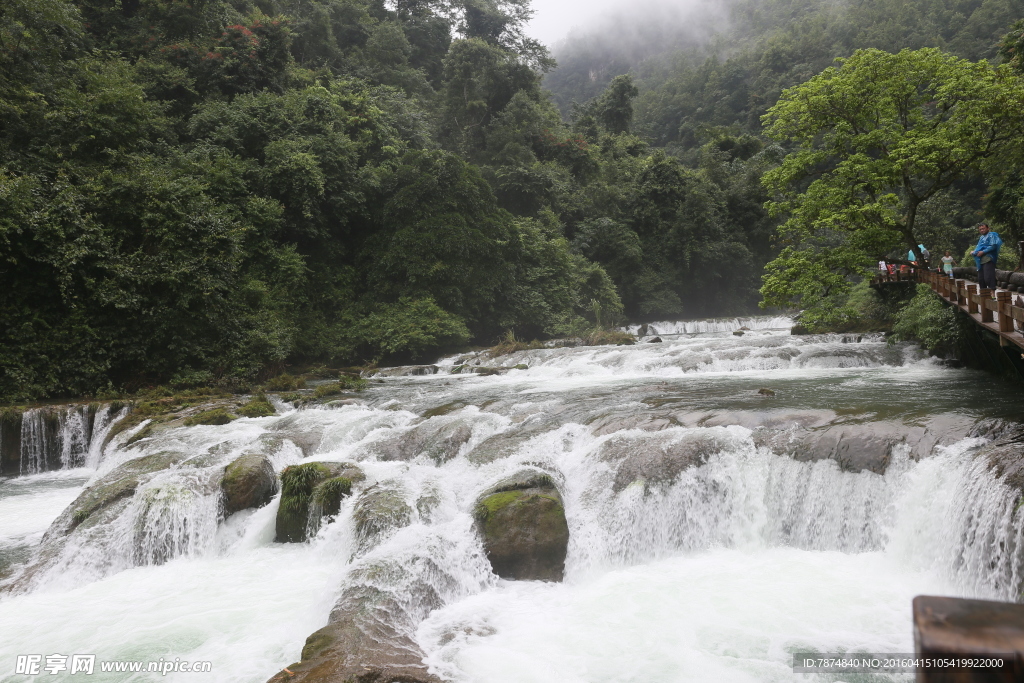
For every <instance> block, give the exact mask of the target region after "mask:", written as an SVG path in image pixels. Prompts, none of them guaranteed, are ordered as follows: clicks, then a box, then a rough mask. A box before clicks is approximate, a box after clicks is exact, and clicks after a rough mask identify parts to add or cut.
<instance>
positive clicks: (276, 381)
mask: <svg viewBox="0 0 1024 683" xmlns="http://www.w3.org/2000/svg"><path fill="white" fill-rule="evenodd" d="M304 386H306V380H304V379H302V378H301V377H296V376H295V375H288V374H282V375H278V376H277V377H273V378H271V379H268V380H267V381H266V383H265V384H264V385H263V388H264V389H266V390H267V391H295V390H296V389H301V388H302V387H304Z"/></svg>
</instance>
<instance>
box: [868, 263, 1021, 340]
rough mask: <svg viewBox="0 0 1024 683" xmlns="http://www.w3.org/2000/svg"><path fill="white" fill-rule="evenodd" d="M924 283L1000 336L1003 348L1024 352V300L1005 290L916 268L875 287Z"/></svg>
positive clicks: (890, 276)
mask: <svg viewBox="0 0 1024 683" xmlns="http://www.w3.org/2000/svg"><path fill="white" fill-rule="evenodd" d="M891 282H924V283H925V284H927V285H929V286H930V287H931V288H932V290H933V291H934V292H935V293H936V294H938V295H939V296H941V297H942V298H943V299H945V300H946V301H947V302H949V303H950V304H951V305H953V306H956V307H957V308H959V309H960V310H961V311H962V312H963V313H964V314H966V315H967V316H968V317H970V318H971V320H973V321H974V322H975V323H977V324H978V325H980V326H981V327H983V328H985V329H986V330H988V331H989V332H991V333H993V334H995V335H996V336H998V337H999V345H1000V346H1010V345H1011V344H1012V345H1016V346H1017V347H1019V348H1021V349H1024V334H1022V333H1021V330H1022V329H1024V299H1022V298H1021V297H1020V296H1018V297H1017V300H1016V301H1013V300H1012V297H1013V292H1010V291H1007V290H1005V289H994V290H993V289H982V290H979V289H978V285H977V284H975V283H973V282H971V281H969V280H954V279H952V278H950V277H949V276H948V275H946V274H945V273H939V272H935V271H930V270H925V269H923V268H916V269H914V270H912V271H911V272H907V273H898V272H897V273H895V274H889V273H886V274H884V275H879V276H878V277H876V278H875V279H874V280H873V281H872V284H874V285H881V284H884V283H891Z"/></svg>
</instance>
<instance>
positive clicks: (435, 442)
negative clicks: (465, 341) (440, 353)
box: [0, 325, 1024, 683]
mask: <svg viewBox="0 0 1024 683" xmlns="http://www.w3.org/2000/svg"><path fill="white" fill-rule="evenodd" d="M748 326H750V325H748ZM762 329H767V328H762ZM480 363H481V364H482V365H488V366H490V367H505V368H507V369H508V371H507V372H506V373H505V374H501V375H494V376H480V375H466V374H448V372H447V370H446V368H449V367H452V366H454V365H455V363H454V361H453V360H452V359H446V360H444V361H441V362H440V363H439V364H438V365H439V367H440V368H441V369H442V371H441V372H440V373H438V374H436V375H426V376H409V377H388V378H386V379H384V380H381V381H378V380H374V381H372V382H371V388H370V389H369V390H368V391H367V392H366V393H365V394H364V395H362V396H361V397H360V398H359V400H358V401H357V403H355V404H347V405H335V406H325V407H317V408H310V409H304V410H297V411H296V410H288V411H287V412H285V413H283V414H281V415H278V416H274V417H267V418H258V419H240V420H237V421H235V422H232V423H230V424H228V425H223V426H201V427H193V428H179V429H174V430H169V431H167V432H164V433H162V434H159V435H157V436H155V437H151V438H148V439H143V440H142V441H140V442H138V443H136V444H134V445H133V446H131V447H127V448H126V447H124V446H119V445H118V444H119V443H121V441H118V440H115V441H114V442H112V446H111V448H112V449H116V451H115V452H111V453H109V454H108V456H106V457H104V458H103V459H102V464H100V462H101V461H100V458H99V457H98V454H96V455H95V456H94V454H93V452H91V451H90V454H89V456H88V462H89V463H90V464H91V465H94V466H97V465H98V466H99V469H98V470H97V471H96V475H95V476H94V481H96V480H98V479H99V478H100V477H102V476H104V475H107V474H108V473H110V472H111V471H113V469H114V468H116V467H117V466H118V465H120V464H122V463H125V462H132V461H133V460H137V459H139V458H143V457H150V456H152V457H161V454H168V453H170V454H172V455H174V457H175V458H177V459H176V460H175V463H176V464H175V465H173V466H172V467H170V468H168V469H165V470H162V471H160V472H158V473H156V474H154V475H152V476H150V477H148V478H146V479H145V481H144V482H143V483H142V484H141V485H140V486H139V487H138V488H137V490H136V491H135V492H134V494H133V495H131V496H129V497H126V498H124V499H123V500H122V501H120V502H119V503H117V504H116V505H114V506H112V507H111V508H109V510H108V512H106V513H104V514H109V517H107V518H104V519H106V520H107V521H105V522H104V523H103V524H95V525H93V526H91V527H90V526H88V522H83V526H82V528H81V529H78V530H76V531H74V532H73V533H72V534H70V535H69V536H68V537H67V540H66V541H60V542H58V543H56V544H54V545H52V546H49V547H50V548H52V550H53V552H54V556H53V557H52V558H51V559H50V562H49V564H47V565H46V567H45V569H44V570H41V571H40V573H39V574H38V575H37V576H36V577H35V578H34V579H33V582H32V583H31V584H30V589H29V590H27V591H25V592H21V593H19V594H16V595H8V596H5V597H2V598H0V632H3V633H5V634H12V635H11V637H10V638H9V639H5V640H4V642H0V675H2V674H3V673H5V672H4V669H3V668H2V667H5V666H11V667H13V663H14V659H15V656H16V655H17V654H21V653H32V652H47V653H49V652H62V651H63V650H68V649H71V650H72V651H75V652H95V653H97V655H98V657H99V658H100V659H106V660H114V659H132V660H145V659H155V658H157V657H161V656H162V657H168V656H171V657H181V658H182V659H188V660H200V661H201V660H207V659H208V660H211V661H213V662H214V672H213V676H212V677H208V678H202V677H197V676H196V675H191V674H190V675H188V676H186V675H185V674H179V675H174V674H172V675H169V676H167V677H160V676H157V677H153V676H150V677H146V675H141V676H140V677H136V678H133V679H132V680H133V681H136V680H138V681H155V680H158V679H159V680H172V681H175V680H181V681H184V680H186V679H187V680H216V681H227V682H236V683H262V682H263V681H266V680H267V679H268V678H269V677H270V675H271V674H273V673H274V672H275V671H277V670H279V669H280V667H281V666H283V665H285V664H287V663H288V662H291V661H294V660H295V659H296V658H297V657H298V654H299V651H300V650H301V647H302V643H303V641H304V639H305V638H306V636H307V635H309V634H310V633H312V632H313V631H315V630H316V629H318V628H320V627H321V626H323V625H325V624H326V623H327V620H328V614H329V612H330V610H331V608H332V606H334V604H335V602H336V600H338V599H339V598H340V599H341V600H342V601H343V603H344V602H345V601H350V602H351V601H359V600H361V599H364V598H365V596H367V595H373V596H374V597H373V599H374V600H375V601H376V602H375V603H374V604H375V605H376V607H375V609H377V610H378V613H379V615H380V617H381V618H382V619H386V620H387V621H388V622H389V623H390V624H391V626H392V627H393V628H394V629H395V632H396V633H399V634H400V635H402V636H403V637H408V638H412V639H413V640H414V641H415V642H416V643H418V644H419V646H420V647H421V648H422V649H423V651H424V652H425V653H426V656H427V659H426V661H427V663H428V664H430V665H431V666H432V667H433V670H434V671H435V672H436V673H438V674H439V675H442V676H444V677H446V678H449V679H451V680H454V681H457V682H458V683H471V682H472V683H477V682H481V683H482V682H484V681H487V682H488V683H490V682H492V681H499V682H504V681H507V682H508V683H523V682H529V681H538V682H539V681H550V680H560V681H562V680H564V681H581V682H582V681H595V680H600V681H608V682H609V683H625V682H626V681H633V680H645V681H654V682H664V683H669V682H673V683H674V682H676V681H776V680H777V681H796V680H801V681H802V680H815V679H814V678H813V677H808V676H806V675H803V674H799V675H798V674H794V673H793V672H792V669H791V666H790V664H789V657H790V654H791V653H792V652H794V651H797V650H801V649H802V650H808V649H810V650H817V651H821V652H842V651H849V652H854V651H879V652H887V651H888V652H903V651H912V649H913V645H912V640H911V630H910V613H909V609H910V606H909V601H910V599H911V598H912V597H913V595H915V594H917V593H924V592H932V593H945V594H957V595H971V596H982V597H990V598H1000V599H1016V598H1017V597H1018V595H1017V593H1018V592H1019V590H1020V588H1021V580H1022V577H1021V564H1022V562H1024V557H1022V556H1021V553H1022V552H1024V550H1022V548H1024V539H1022V537H1021V536H1022V533H1024V532H1022V528H1024V521H1022V515H1021V513H1020V512H1019V511H1018V510H1017V500H1016V496H1018V495H1019V494H1020V492H1019V491H1015V490H1013V489H1012V488H1011V487H1009V486H1007V485H1006V484H1005V483H1003V482H1000V481H998V480H997V479H996V478H995V476H994V475H993V474H992V473H991V471H990V470H989V469H988V467H987V465H986V464H985V463H984V462H982V461H980V460H978V459H976V458H975V457H974V454H975V453H976V452H977V450H978V449H979V448H981V447H983V446H984V444H985V443H986V442H985V440H984V439H982V438H976V437H973V436H971V435H970V434H969V433H968V431H969V430H968V429H966V428H963V427H962V426H957V425H961V423H962V422H963V421H964V420H966V421H967V422H968V423H972V424H973V422H972V421H974V422H979V421H984V420H986V419H990V418H999V417H1004V416H1006V415H1012V414H1014V413H1015V412H1019V411H1020V409H1021V407H1024V395H1022V394H1021V392H1019V391H1017V390H1015V389H1013V388H1012V387H1008V386H1007V387H999V389H998V390H999V391H1000V396H1001V401H1000V406H1001V410H1002V412H998V411H992V410H988V411H986V410H982V409H977V408H973V407H972V406H975V405H978V404H982V401H980V400H979V399H980V398H983V397H984V393H983V392H984V391H985V389H984V385H982V384H981V383H979V382H977V381H976V379H977V377H976V376H974V375H973V374H971V373H970V372H969V371H965V370H953V369H949V368H945V367H942V366H939V365H937V364H935V363H933V362H931V361H930V360H929V359H927V358H926V357H924V356H923V355H922V354H921V353H920V352H918V351H916V350H915V349H913V348H911V347H908V346H889V345H887V344H886V343H885V341H884V340H882V339H881V338H878V337H871V336H868V337H863V338H861V339H860V341H857V338H856V337H854V338H852V339H851V338H844V337H841V336H819V337H801V338H794V337H789V336H788V335H785V334H781V335H780V334H775V335H770V334H763V335H757V336H751V337H742V338H736V337H732V336H731V335H729V336H728V337H726V338H720V337H719V338H711V337H706V338H700V337H697V338H687V339H679V340H676V341H669V342H666V343H663V344H640V345H637V346H633V347H600V348H577V349H542V350H536V351H526V352H519V353H516V354H512V355H511V356H510V357H503V358H496V359H489V358H481V359H480ZM517 365H519V366H526V367H527V369H525V370H523V369H515V368H516V366H517ZM766 386H768V387H771V388H772V389H773V391H774V392H775V396H773V397H772V396H765V395H764V394H759V393H758V390H759V389H760V388H762V387H766ZM988 386H991V383H988ZM979 392H982V393H979ZM1015 392H1016V393H1015ZM101 414H103V415H104V417H103V420H102V421H101V417H100V416H101ZM943 416H955V417H956V420H954V419H952V417H950V419H949V420H948V421H947V422H948V424H949V425H953V426H949V427H947V430H948V431H947V432H946V433H944V434H942V435H936V439H937V440H938V441H939V442H940V443H939V445H938V446H937V447H935V448H934V451H933V452H932V453H931V455H930V457H925V458H924V459H922V460H921V461H920V462H918V461H916V460H915V458H916V457H918V455H916V453H917V452H918V451H915V450H914V448H912V446H913V445H914V444H916V443H918V441H913V439H920V432H921V427H920V425H921V424H922V420H924V419H925V418H927V419H933V420H937V421H934V422H929V423H928V424H940V423H941V424H947V423H942V422H941V419H940V418H943ZM879 420H885V421H886V424H887V425H889V427H887V429H889V430H890V431H892V425H897V426H898V427H899V429H902V430H903V432H905V435H906V438H905V443H896V444H895V445H894V446H892V448H891V452H888V451H887V452H886V459H885V462H886V463H887V466H886V467H885V469H884V472H881V473H876V472H872V471H870V470H867V469H865V470H863V471H849V469H848V465H849V463H848V462H847V460H844V459H843V458H841V457H839V456H838V455H836V456H832V457H830V456H828V455H827V454H826V455H825V456H820V457H822V458H824V459H815V458H817V457H819V456H815V458H811V459H809V460H807V461H803V462H802V461H799V460H798V459H794V458H793V457H790V456H789V455H782V454H780V453H779V452H776V451H775V450H773V448H775V447H774V446H772V445H770V444H774V443H778V441H773V440H770V439H768V440H766V439H763V438H761V436H762V435H763V433H764V432H763V431H762V430H772V429H775V430H787V429H788V430H791V431H792V433H793V434H794V438H796V437H797V436H799V434H800V433H803V432H801V430H809V429H826V428H829V427H830V426H832V425H842V426H845V427H850V428H851V429H852V428H854V427H857V426H861V427H862V428H863V431H864V433H867V434H869V435H870V434H871V433H872V432H873V431H877V430H874V429H873V425H874V424H876V422H877V421H879ZM957 420H959V421H957ZM106 424H109V417H108V416H106V414H105V413H103V411H97V414H96V421H95V424H94V427H93V438H92V441H93V443H96V440H97V439H103V438H104V437H103V436H100V434H101V433H104V432H105V428H104V427H102V426H101V425H106ZM897 431H898V430H897ZM780 433H781V434H783V435H785V434H786V433H788V432H785V431H782V432H780ZM886 433H889V432H886ZM801 443H802V442H801ZM863 443H867V444H868V446H866V447H873V446H871V443H874V442H871V441H870V439H867V440H866V441H863ZM916 447H917V446H915V448H916ZM886 448H888V446H887V447H886ZM930 448H931V446H929V449H930ZM249 452H261V453H266V454H268V455H269V456H270V457H271V458H272V461H273V464H274V467H275V469H276V470H278V471H280V470H282V469H283V468H284V467H286V466H288V465H290V464H296V463H299V462H304V461H312V460H316V461H337V462H355V463H357V464H358V465H359V466H360V468H361V469H362V471H363V473H364V474H365V475H366V480H365V481H364V482H362V483H360V484H358V485H357V486H356V487H355V490H354V494H353V496H351V497H350V498H347V499H345V500H344V502H343V504H342V506H341V509H340V511H339V513H338V514H337V515H336V516H335V517H334V518H332V519H329V520H327V521H326V522H325V523H323V524H320V523H319V522H317V523H316V524H314V525H313V528H314V530H315V531H316V535H315V537H314V538H313V539H312V540H311V541H310V542H309V543H306V544H275V543H273V538H274V518H275V515H276V512H277V501H276V500H275V502H274V503H271V504H270V505H269V506H267V507H264V508H261V509H259V510H255V511H243V512H240V513H237V514H235V515H233V516H232V517H230V518H228V519H226V520H225V519H222V508H221V501H220V496H219V491H218V484H217V481H218V477H219V473H220V472H222V471H223V468H224V466H225V465H226V464H227V463H229V462H231V461H232V460H233V459H235V458H236V457H238V456H239V455H241V454H243V453H249ZM836 452H837V453H838V452H839V451H838V450H837V451H836ZM175 454H176V455H175ZM796 455H797V456H798V457H799V456H800V453H797V454H796ZM807 457H808V458H810V455H807ZM524 468H526V469H531V470H536V469H538V468H539V469H541V470H543V471H545V472H548V473H549V474H550V475H551V476H552V478H553V479H554V481H555V482H556V483H557V485H558V488H559V490H560V492H561V493H562V496H563V499H564V502H565V510H566V515H567V521H568V524H569V528H570V545H569V549H568V557H567V562H566V578H565V581H564V582H563V583H561V584H543V583H536V582H507V581H500V580H497V579H496V577H495V576H494V575H493V574H491V573H490V571H489V565H488V564H487V561H486V558H485V556H484V554H483V551H482V547H481V544H480V542H479V540H478V538H477V536H476V533H475V531H474V527H473V519H472V511H473V506H474V503H475V500H476V499H477V497H478V496H479V494H480V493H481V492H482V491H484V490H486V489H487V488H488V487H490V486H492V485H494V484H495V483H497V482H499V481H501V480H503V479H504V478H506V477H508V476H509V475H511V474H514V473H516V472H519V471H522V470H523V469H524ZM844 468H847V469H844ZM51 476H54V475H53V474H49V473H43V474H35V475H31V476H28V477H24V478H21V479H19V480H12V481H20V482H21V483H20V484H19V486H21V487H23V488H25V487H28V489H31V488H32V487H35V486H38V487H40V489H39V492H38V493H37V494H32V495H19V496H15V495H9V492H8V490H7V489H5V488H0V512H2V511H5V510H6V512H4V515H10V516H11V518H15V517H18V516H22V517H24V516H26V515H36V516H41V518H43V519H45V518H47V517H49V518H50V519H52V518H53V517H54V516H56V515H57V512H58V510H57V509H55V508H54V507H52V506H51V507H46V506H45V505H39V506H36V507H35V508H33V504H32V503H31V501H32V500H40V501H41V500H43V496H44V495H50V496H52V495H53V494H52V493H44V491H45V486H44V481H45V478H46V477H51ZM78 483H80V482H78ZM28 489H26V490H28ZM75 490H77V489H75ZM371 490H372V491H377V492H384V495H386V496H390V497H391V498H392V499H394V501H400V505H399V507H400V508H401V509H402V510H403V512H401V514H396V515H393V516H392V517H387V518H386V523H384V525H383V526H381V525H380V524H378V525H377V526H372V525H371V527H369V528H368V527H366V526H365V525H364V526H363V527H360V526H359V523H358V522H357V519H356V511H357V509H358V508H359V506H360V505H363V504H365V500H367V498H366V497H364V493H366V492H369V491H371ZM61 495H62V496H65V500H66V496H67V495H68V494H67V492H66V490H65V492H64V493H61ZM367 495H368V494H367ZM396 504H397V503H396ZM5 506H6V507H5ZM314 513H315V511H314ZM2 519H3V515H0V521H2ZM43 526H45V525H43ZM4 528H5V527H3V525H2V524H0V532H3V531H4ZM41 528H42V527H41V526H38V525H37V527H33V529H37V530H36V531H33V532H31V533H32V534H35V536H34V538H38V529H41ZM368 529H369V530H368ZM19 533H21V536H17V538H28V536H26V535H25V533H24V532H19ZM11 534H12V536H11V537H12V538H15V536H14V531H13V527H12V531H11ZM30 535H31V534H30ZM51 539H52V536H51ZM18 542H20V541H18ZM47 542H48V543H49V542H50V541H49V540H48V541H47ZM12 547H13V546H12ZM18 547H19V548H24V547H25V546H24V545H21V546H18ZM4 548H5V546H4V545H3V544H2V542H0V553H3V552H5V551H4ZM18 552H22V551H21V550H19V551H18ZM0 571H2V564H0ZM905 679H906V677H903V678H900V677H899V676H896V677H893V678H891V680H905ZM55 680H56V679H55ZM69 680H73V679H69ZM97 680H123V679H117V678H107V679H104V678H102V677H98V678H97ZM821 680H824V679H821Z"/></svg>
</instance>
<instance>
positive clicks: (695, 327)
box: [623, 315, 793, 336]
mask: <svg viewBox="0 0 1024 683" xmlns="http://www.w3.org/2000/svg"><path fill="white" fill-rule="evenodd" d="M792 326H793V319H792V318H791V317H789V316H785V315H780V316H775V317H770V316H752V317H746V318H711V319H707V320H661V321H658V322H653V323H646V328H645V327H644V325H640V324H637V325H629V326H627V327H624V328H623V329H624V330H625V331H626V332H631V333H632V334H639V333H640V331H641V330H642V329H646V334H647V335H648V336H654V335H675V334H702V333H707V332H734V331H735V330H739V329H741V328H746V329H748V330H783V329H787V330H788V329H789V328H791V327H792Z"/></svg>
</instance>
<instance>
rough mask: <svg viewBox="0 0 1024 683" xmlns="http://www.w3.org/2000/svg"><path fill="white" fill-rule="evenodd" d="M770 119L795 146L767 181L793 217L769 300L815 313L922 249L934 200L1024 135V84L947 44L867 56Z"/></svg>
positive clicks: (808, 88)
mask: <svg viewBox="0 0 1024 683" xmlns="http://www.w3.org/2000/svg"><path fill="white" fill-rule="evenodd" d="M763 123H764V125H765V128H766V132H767V134H768V135H769V136H771V137H773V138H775V139H776V140H779V141H781V142H788V143H791V144H793V145H794V146H795V149H794V150H793V151H792V152H791V153H790V154H789V155H788V156H787V157H786V158H785V159H784V160H783V163H782V164H781V165H780V166H779V167H777V168H775V169H773V170H771V171H769V172H768V173H766V174H765V176H764V179H763V182H764V184H765V187H766V188H767V189H769V190H770V191H771V192H773V193H774V195H775V197H774V199H773V200H772V201H769V202H768V203H767V205H766V206H767V208H768V211H769V213H770V214H772V215H773V216H777V217H784V218H785V221H784V222H783V223H782V225H781V226H780V227H779V230H778V236H779V239H780V241H781V243H782V246H783V248H782V251H781V252H780V254H779V256H778V257H777V258H776V259H775V260H774V261H772V262H771V263H769V264H768V266H767V267H766V273H765V276H764V285H763V287H762V289H761V293H762V295H763V297H764V301H763V303H762V305H763V306H788V305H800V306H802V307H804V308H805V309H807V308H811V309H814V308H816V307H828V306H829V302H830V301H831V297H832V296H834V295H838V294H840V293H843V292H845V291H847V290H848V289H849V286H850V284H849V277H850V276H854V275H858V274H862V273H864V272H865V271H866V270H868V269H871V268H873V267H874V264H875V262H876V261H877V260H878V259H881V258H885V256H886V254H887V253H888V252H890V251H893V250H895V249H901V250H902V249H910V250H913V249H916V248H917V244H918V243H920V242H921V239H920V228H919V225H918V221H917V218H918V214H919V212H920V211H921V210H922V208H923V207H924V205H926V203H927V202H928V201H929V200H930V199H932V198H933V197H936V196H937V195H938V194H939V193H941V192H942V191H944V190H945V189H947V188H949V187H950V186H951V185H952V184H953V183H954V182H956V181H958V180H960V179H961V178H964V177H966V176H971V175H974V174H977V173H979V172H980V170H981V167H982V165H983V163H984V162H985V160H987V159H989V158H991V157H993V156H994V155H996V154H997V153H999V152H1000V150H1001V149H1002V148H1003V147H1004V146H1005V145H1006V144H1007V143H1008V142H1009V141H1011V140H1013V139H1014V138H1016V137H1017V136H1020V135H1021V133H1022V132H1024V88H1022V86H1021V82H1020V80H1019V79H1018V77H1017V76H1015V75H1014V74H1013V73H1012V72H1011V71H1010V70H1009V69H1008V68H1007V67H1004V66H995V67H994V66H992V65H990V64H988V63H987V62H985V61H980V62H971V61H968V60H965V59H960V58H958V57H955V56H952V55H949V54H945V53H943V52H941V51H939V50H937V49H932V48H925V49H921V50H914V51H911V50H903V51H902V52H900V53H898V54H890V53H886V52H882V51H880V50H873V49H872V50H860V51H858V52H856V53H854V55H853V56H852V57H850V58H849V59H845V60H841V64H840V66H838V67H832V68H829V69H826V70H825V71H824V72H822V73H821V74H819V75H818V76H815V77H814V78H812V79H810V80H809V81H807V82H806V83H803V84H802V85H799V86H796V87H794V88H790V89H789V90H786V91H785V92H783V94H782V97H781V98H780V100H779V102H778V103H777V104H776V105H775V106H774V107H772V108H771V109H770V110H769V112H768V114H766V115H765V116H764V118H763Z"/></svg>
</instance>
